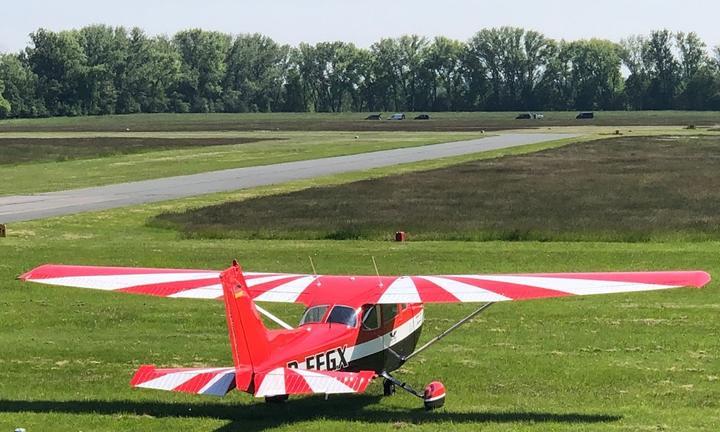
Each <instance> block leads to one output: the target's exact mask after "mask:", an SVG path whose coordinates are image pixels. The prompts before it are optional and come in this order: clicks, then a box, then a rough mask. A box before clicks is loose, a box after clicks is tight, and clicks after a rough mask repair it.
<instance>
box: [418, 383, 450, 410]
mask: <svg viewBox="0 0 720 432" xmlns="http://www.w3.org/2000/svg"><path fill="white" fill-rule="evenodd" d="M423 402H424V403H425V410H427V411H430V410H434V409H437V408H440V407H442V406H443V405H445V386H444V385H443V383H441V382H440V381H433V382H431V383H430V384H428V385H427V387H425V392H424V393H423Z"/></svg>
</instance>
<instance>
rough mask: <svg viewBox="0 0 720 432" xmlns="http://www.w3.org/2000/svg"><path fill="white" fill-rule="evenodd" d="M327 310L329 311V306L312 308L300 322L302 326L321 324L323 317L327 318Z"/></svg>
mask: <svg viewBox="0 0 720 432" xmlns="http://www.w3.org/2000/svg"><path fill="white" fill-rule="evenodd" d="M327 310H328V307H327V306H313V307H311V308H310V309H308V310H306V311H305V314H304V315H303V317H302V319H301V320H300V325H304V324H312V323H319V322H321V321H322V319H323V317H324V316H325V312H327Z"/></svg>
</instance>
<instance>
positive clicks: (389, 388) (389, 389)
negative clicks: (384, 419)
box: [383, 379, 395, 396]
mask: <svg viewBox="0 0 720 432" xmlns="http://www.w3.org/2000/svg"><path fill="white" fill-rule="evenodd" d="M394 394H395V383H393V382H392V381H390V380H387V379H386V380H385V381H383V395H385V396H392V395H394Z"/></svg>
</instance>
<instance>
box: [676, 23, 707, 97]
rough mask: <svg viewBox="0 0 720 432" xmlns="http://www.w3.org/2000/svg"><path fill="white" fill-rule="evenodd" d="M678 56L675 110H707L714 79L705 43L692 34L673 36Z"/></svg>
mask: <svg viewBox="0 0 720 432" xmlns="http://www.w3.org/2000/svg"><path fill="white" fill-rule="evenodd" d="M675 40H676V42H677V47H678V51H679V54H680V59H679V64H680V79H679V81H680V82H679V89H678V93H679V94H678V96H677V102H676V104H675V106H676V108H682V109H708V108H709V104H710V102H709V100H710V98H711V97H712V96H713V95H714V92H713V89H714V81H715V79H714V78H715V77H714V74H713V71H712V69H711V67H710V59H709V58H708V55H707V50H706V48H707V47H706V45H705V43H704V42H703V41H702V40H701V39H700V38H699V37H698V35H697V34H696V33H694V32H691V33H687V34H685V33H682V32H680V33H677V34H676V35H675Z"/></svg>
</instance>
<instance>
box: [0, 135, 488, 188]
mask: <svg viewBox="0 0 720 432" xmlns="http://www.w3.org/2000/svg"><path fill="white" fill-rule="evenodd" d="M97 135H98V134H95V133H77V132H73V133H62V132H59V133H58V132H52V133H32V134H29V133H23V134H0V143H1V142H2V138H3V137H4V138H5V139H19V138H32V140H33V143H38V142H39V143H40V144H42V143H43V142H44V141H40V139H42V140H45V139H53V140H60V139H62V140H67V142H75V143H76V144H74V145H81V144H79V143H81V142H83V141H75V140H76V139H81V140H86V141H90V142H98V141H95V140H98V139H99V140H105V139H113V140H116V139H117V140H125V139H127V140H128V146H131V145H132V144H131V143H132V142H133V140H137V141H138V142H140V143H144V144H141V145H140V149H141V150H142V152H140V153H135V154H121V155H113V156H108V157H96V158H92V159H82V160H68V161H65V162H62V163H57V162H38V163H23V164H16V165H3V164H1V163H0V178H2V179H6V180H7V181H6V182H5V183H4V184H3V187H2V189H0V195H16V194H27V193H37V192H48V191H55V190H63V189H73V188H81V187H87V186H98V185H104V184H111V183H121V182H126V181H135V180H146V179H152V178H161V177H168V176H174V175H184V174H195V173H199V172H206V171H214V170H220V169H227V168H240V167H247V166H256V165H268V164H274V163H281V162H290V161H297V160H306V159H316V158H322V157H329V156H341V155H348V154H356V153H364V152H369V151H377V150H386V149H393V148H401V147H414V146H421V145H427V144H437V143H442V142H449V141H460V140H466V139H474V138H479V137H481V136H485V135H482V134H479V133H467V132H451V133H435V132H422V133H411V132H392V133H390V132H364V133H351V132H311V133H308V132H302V133H301V132H269V133H264V132H243V133H237V132H199V133H196V132H193V133H190V132H179V133H130V134H128V133H120V134H101V135H100V136H99V137H98V136H97ZM356 137H357V138H356ZM157 139H166V140H173V142H175V140H182V141H183V142H188V143H192V142H197V143H206V142H211V141H212V140H220V142H223V141H226V140H230V141H232V140H237V141H238V142H241V143H242V142H244V143H242V144H234V145H214V146H209V147H208V146H202V147H196V146H193V147H187V148H175V149H173V150H157V149H155V148H150V147H151V146H152V145H153V144H154V143H155V142H156V141H155V140H157ZM268 140H272V141H268ZM250 141H252V142H250ZM101 142H102V141H101ZM121 142H122V141H121ZM117 145H120V144H117ZM30 147H32V144H31V145H29V148H30ZM56 150H58V149H57V148H56ZM60 150H63V152H62V154H59V153H57V152H56V153H55V155H53V156H52V157H53V158H61V157H67V158H70V159H72V157H71V156H67V155H76V154H78V153H77V152H76V151H75V150H74V149H73V148H72V147H65V148H64V149H60ZM149 150H153V151H149ZM89 151H96V150H92V149H91V150H89ZM28 153H29V154H34V155H36V156H37V157H38V158H42V157H43V154H42V151H41V150H38V151H31V150H28ZM18 157H20V156H18ZM5 158H8V159H10V157H9V156H2V155H0V160H2V159H5ZM49 179H51V181H50V180H49Z"/></svg>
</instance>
